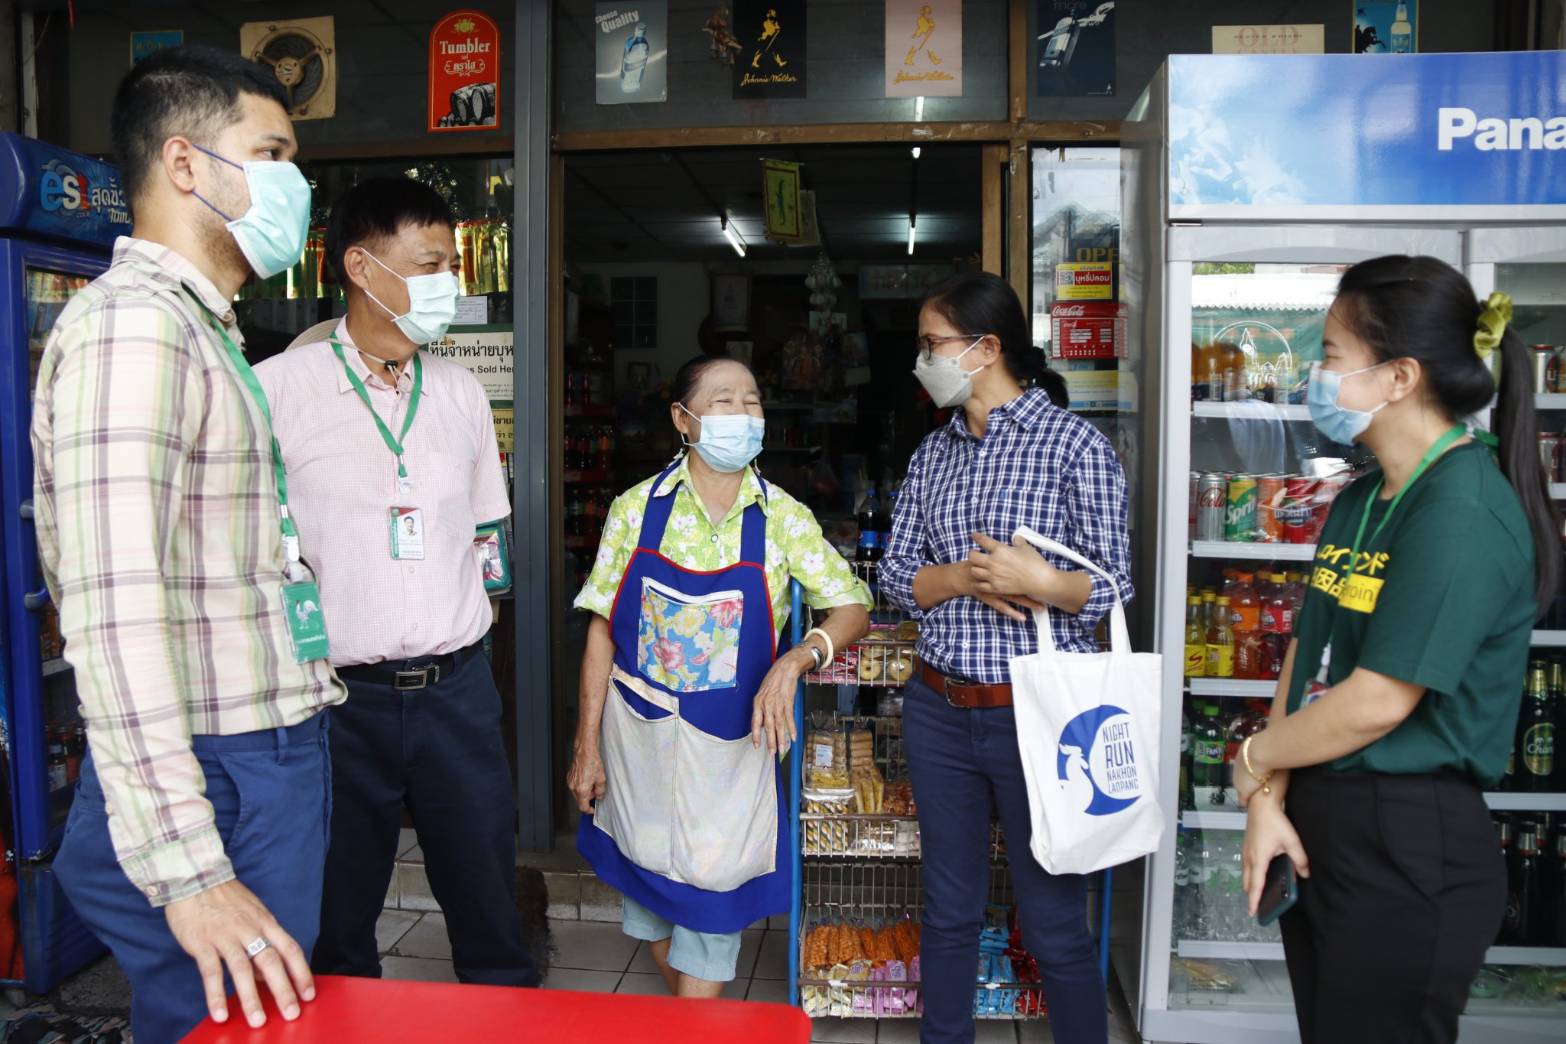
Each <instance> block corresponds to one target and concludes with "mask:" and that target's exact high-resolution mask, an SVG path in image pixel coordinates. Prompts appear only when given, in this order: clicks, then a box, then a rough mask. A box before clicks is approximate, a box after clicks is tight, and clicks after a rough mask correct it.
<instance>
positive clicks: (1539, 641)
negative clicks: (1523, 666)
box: [1531, 631, 1566, 647]
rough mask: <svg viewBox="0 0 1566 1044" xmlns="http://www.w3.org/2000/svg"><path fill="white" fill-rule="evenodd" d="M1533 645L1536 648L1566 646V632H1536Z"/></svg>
mask: <svg viewBox="0 0 1566 1044" xmlns="http://www.w3.org/2000/svg"><path fill="white" fill-rule="evenodd" d="M1531 644H1533V645H1534V646H1536V647H1544V646H1566V631H1535V632H1533V642H1532V643H1531Z"/></svg>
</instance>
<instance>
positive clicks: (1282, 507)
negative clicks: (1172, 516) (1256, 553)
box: [1187, 471, 1353, 544]
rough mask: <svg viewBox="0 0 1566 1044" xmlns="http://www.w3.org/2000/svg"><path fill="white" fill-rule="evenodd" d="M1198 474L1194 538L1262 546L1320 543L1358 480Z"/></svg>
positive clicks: (1193, 480)
mask: <svg viewBox="0 0 1566 1044" xmlns="http://www.w3.org/2000/svg"><path fill="white" fill-rule="evenodd" d="M1352 478H1353V476H1352V475H1351V474H1350V473H1349V472H1347V471H1344V472H1342V473H1340V474H1337V475H1333V476H1330V477H1328V478H1311V477H1309V476H1307V475H1273V474H1269V475H1245V474H1232V473H1229V472H1223V471H1206V472H1203V471H1193V472H1191V477H1190V499H1189V500H1188V501H1187V503H1188V504H1189V505H1190V507H1189V517H1188V519H1187V522H1188V529H1189V539H1191V540H1203V541H1214V540H1224V541H1232V542H1235V543H1260V544H1314V543H1315V542H1316V538H1317V537H1319V536H1320V535H1321V527H1322V525H1323V524H1324V523H1325V522H1326V521H1327V511H1328V509H1330V508H1331V507H1332V500H1333V498H1334V497H1336V496H1337V495H1338V491H1339V490H1341V489H1342V488H1343V487H1344V486H1346V485H1348V483H1349V482H1350V481H1351V480H1352Z"/></svg>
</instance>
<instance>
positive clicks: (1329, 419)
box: [1305, 363, 1387, 446]
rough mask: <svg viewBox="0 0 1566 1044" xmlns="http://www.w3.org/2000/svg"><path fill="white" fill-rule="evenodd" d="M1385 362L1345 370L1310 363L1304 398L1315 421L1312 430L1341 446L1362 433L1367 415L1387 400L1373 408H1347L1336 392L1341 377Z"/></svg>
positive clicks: (1379, 409) (1378, 411)
mask: <svg viewBox="0 0 1566 1044" xmlns="http://www.w3.org/2000/svg"><path fill="white" fill-rule="evenodd" d="M1385 365H1386V363H1377V364H1376V365H1375V366H1366V367H1364V368H1362V369H1358V370H1350V371H1349V372H1348V373H1336V372H1334V371H1332V370H1324V369H1322V368H1321V364H1320V363H1317V364H1316V365H1315V366H1314V367H1312V368H1311V371H1310V387H1308V388H1307V389H1306V391H1305V402H1306V404H1307V405H1308V406H1309V407H1310V419H1311V421H1312V422H1313V423H1314V424H1315V425H1316V430H1317V431H1319V432H1321V433H1322V434H1323V435H1325V436H1326V437H1327V438H1329V439H1331V440H1332V441H1333V442H1337V443H1341V444H1342V445H1344V446H1349V445H1352V444H1353V442H1354V440H1355V439H1357V438H1359V437H1360V436H1361V435H1363V434H1364V433H1365V429H1366V428H1368V427H1370V421H1371V418H1372V417H1374V416H1375V415H1376V414H1377V413H1380V412H1381V411H1382V410H1383V409H1385V408H1386V405H1387V404H1386V403H1384V402H1383V403H1382V404H1381V405H1380V406H1377V407H1376V408H1375V409H1373V410H1351V409H1349V408H1348V407H1346V406H1343V405H1340V404H1339V403H1338V392H1339V391H1341V390H1342V387H1341V386H1342V383H1343V381H1345V380H1346V379H1348V378H1349V377H1353V376H1355V375H1357V374H1361V373H1369V372H1370V371H1371V370H1375V369H1379V368H1380V367H1382V366H1385Z"/></svg>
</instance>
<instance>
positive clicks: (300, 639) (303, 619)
mask: <svg viewBox="0 0 1566 1044" xmlns="http://www.w3.org/2000/svg"><path fill="white" fill-rule="evenodd" d="M283 615H284V616H285V617H286V618H287V619H288V639H289V642H290V644H292V645H293V647H294V662H295V663H309V662H311V661H312V660H324V659H326V657H327V655H328V653H329V652H330V648H329V646H328V644H327V640H326V614H324V613H323V612H321V592H320V590H319V589H318V588H317V587H316V583H315V581H314V580H306V581H301V582H296V583H287V584H284V585H283Z"/></svg>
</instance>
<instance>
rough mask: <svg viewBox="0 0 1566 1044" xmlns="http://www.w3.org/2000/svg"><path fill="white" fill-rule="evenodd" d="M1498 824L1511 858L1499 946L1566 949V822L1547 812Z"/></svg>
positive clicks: (1504, 817) (1505, 817)
mask: <svg viewBox="0 0 1566 1044" xmlns="http://www.w3.org/2000/svg"><path fill="white" fill-rule="evenodd" d="M1494 819H1495V831H1496V834H1497V835H1498V836H1499V838H1500V841H1501V854H1502V855H1503V856H1504V857H1505V859H1506V916H1505V917H1504V919H1503V920H1502V921H1501V932H1500V935H1498V936H1497V937H1496V940H1495V942H1496V945H1497V946H1566V821H1563V820H1562V818H1561V817H1560V816H1558V815H1557V816H1550V815H1548V814H1545V813H1518V814H1516V815H1507V814H1505V813H1502V814H1499V815H1497V816H1495V817H1494ZM1552 820H1553V822H1552Z"/></svg>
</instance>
